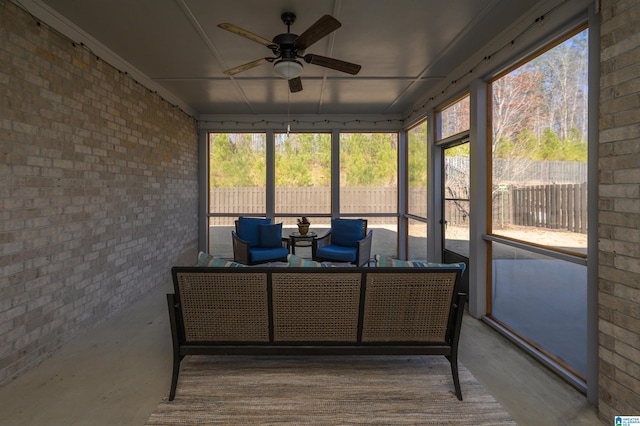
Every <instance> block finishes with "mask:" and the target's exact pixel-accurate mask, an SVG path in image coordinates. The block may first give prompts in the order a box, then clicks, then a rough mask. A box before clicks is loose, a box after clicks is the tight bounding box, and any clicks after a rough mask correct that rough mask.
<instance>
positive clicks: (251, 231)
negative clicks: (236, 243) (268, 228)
mask: <svg viewBox="0 0 640 426" xmlns="http://www.w3.org/2000/svg"><path fill="white" fill-rule="evenodd" d="M270 223H271V219H267V218H259V217H241V218H239V219H238V224H237V226H236V232H237V233H238V236H239V237H240V238H241V239H243V240H245V241H248V242H249V246H250V247H257V246H259V245H260V233H259V232H258V229H259V226H260V225H269V224H270Z"/></svg>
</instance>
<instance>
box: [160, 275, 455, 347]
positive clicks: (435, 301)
mask: <svg viewBox="0 0 640 426" xmlns="http://www.w3.org/2000/svg"><path fill="white" fill-rule="evenodd" d="M172 274H173V278H174V289H175V295H176V304H177V305H178V306H179V311H180V312H181V313H180V315H181V320H182V322H183V323H184V325H183V329H182V330H179V333H180V335H181V338H182V340H183V341H184V342H248V343H249V342H270V343H273V344H278V343H290V342H313V343H314V344H336V343H338V344H339V343H344V342H349V343H352V344H353V343H356V344H375V343H382V342H384V343H390V342H398V343H401V342H410V343H441V344H442V343H445V342H448V341H449V340H450V339H451V336H453V333H454V328H455V327H456V324H457V321H456V318H457V316H458V314H460V315H461V312H460V311H459V310H460V309H463V307H464V299H463V301H462V303H460V299H459V297H463V296H459V295H458V289H459V285H460V275H461V269H460V268H456V267H452V268H442V267H441V268H438V269H429V268H398V267H395V268H382V267H380V268H356V267H354V268H350V267H337V268H296V267H288V268H286V267H282V268H279V267H275V268H274V267H253V268H219V267H213V268H208V267H174V268H172ZM460 305H462V306H460ZM460 320H461V317H460ZM457 327H459V323H458V324H457ZM456 334H457V332H456Z"/></svg>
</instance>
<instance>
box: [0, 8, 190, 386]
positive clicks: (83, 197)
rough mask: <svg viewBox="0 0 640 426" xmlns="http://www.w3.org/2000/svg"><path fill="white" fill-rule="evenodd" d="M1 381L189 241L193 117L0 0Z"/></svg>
mask: <svg viewBox="0 0 640 426" xmlns="http://www.w3.org/2000/svg"><path fill="white" fill-rule="evenodd" d="M0 102H1V103H0V182H1V184H0V247H1V248H0V383H5V382H7V381H9V380H11V378H12V377H15V376H16V375H18V374H20V373H21V372H23V371H24V370H26V369H28V368H30V367H32V366H34V365H36V364H37V363H38V362H40V361H41V360H42V359H44V358H46V357H47V356H49V355H50V354H51V353H52V352H54V351H55V350H56V349H57V348H58V347H59V346H60V345H61V344H62V343H63V342H64V341H66V340H69V339H70V338H71V337H73V336H74V335H75V334H77V333H80V332H84V331H87V330H89V329H91V328H92V327H94V326H95V325H97V324H98V323H100V322H102V321H104V320H105V319H106V318H108V317H110V316H112V315H113V314H115V313H116V312H118V311H120V310H122V309H123V308H124V307H126V306H127V305H128V304H130V303H131V302H132V301H134V300H135V299H137V298H139V297H141V296H142V295H143V294H145V293H146V292H147V291H148V290H149V289H151V288H152V287H154V286H157V285H162V284H166V283H167V282H168V281H169V280H170V274H169V269H170V267H171V266H172V265H173V264H176V263H183V264H184V263H189V262H192V261H193V260H194V259H195V256H196V253H197V252H196V250H197V235H198V232H197V225H198V224H197V206H198V199H197V197H198V194H197V123H196V121H195V120H194V119H193V118H191V117H189V116H188V115H186V114H185V113H184V112H182V111H181V110H180V109H178V108H177V107H175V106H172V105H170V104H168V103H167V102H166V101H164V100H163V99H162V98H160V97H159V96H158V95H156V94H154V93H151V92H150V91H149V90H148V89H146V88H145V87H142V86H141V85H140V84H138V83H136V82H135V81H134V80H132V79H131V78H130V77H129V76H128V75H126V74H124V73H120V72H119V71H118V70H116V69H114V68H113V67H111V66H110V65H109V64H107V63H104V62H103V61H101V60H99V59H98V58H96V57H95V56H94V55H93V54H91V53H90V52H88V51H87V50H86V49H85V48H83V47H82V46H74V45H73V44H72V42H71V41H70V40H68V39H66V38H64V37H62V36H60V35H59V34H58V33H56V32H55V31H52V30H50V29H49V28H47V27H46V26H45V25H38V24H37V22H36V21H35V20H34V19H33V18H32V17H31V16H29V15H28V14H26V13H25V12H24V11H23V10H22V9H19V8H18V7H16V6H15V5H14V4H13V3H11V2H8V1H0Z"/></svg>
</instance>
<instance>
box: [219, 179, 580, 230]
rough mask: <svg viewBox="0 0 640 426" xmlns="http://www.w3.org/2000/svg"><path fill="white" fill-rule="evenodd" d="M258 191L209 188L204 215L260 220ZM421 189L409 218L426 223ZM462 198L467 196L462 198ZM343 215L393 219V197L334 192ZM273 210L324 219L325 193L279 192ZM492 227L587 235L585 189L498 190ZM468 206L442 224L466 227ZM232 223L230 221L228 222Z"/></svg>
mask: <svg viewBox="0 0 640 426" xmlns="http://www.w3.org/2000/svg"><path fill="white" fill-rule="evenodd" d="M265 192H266V191H265V189H264V188H214V189H212V190H211V197H210V212H212V213H218V214H231V215H235V214H238V213H242V214H261V213H264V212H265V211H266V201H265V200H266V196H265ZM426 194H427V189H426V188H425V187H421V188H420V187H412V188H410V189H409V193H408V195H407V199H408V203H409V206H410V209H409V213H412V214H415V215H418V216H423V217H426V212H427V199H426ZM466 194H468V191H467V192H466ZM340 199H341V212H342V213H344V214H358V213H361V214H365V213H366V214H395V213H396V212H397V211H398V208H397V207H398V201H397V200H398V191H397V188H395V187H374V188H371V187H345V188H341V190H340ZM275 203H276V210H277V211H278V213H281V214H298V215H300V216H302V215H314V214H329V213H330V206H331V191H330V188H328V187H314V188H281V189H278V190H277V191H276V196H275ZM492 212H493V224H494V227H505V226H511V225H516V226H530V227H541V228H548V229H564V230H567V231H570V232H579V233H586V232H587V185H586V184H546V185H527V186H523V185H500V186H498V187H496V188H494V191H493V200H492ZM470 215H473V212H470V211H469V203H468V202H466V201H456V202H451V204H450V205H449V206H447V217H446V218H445V220H447V222H448V223H449V224H451V225H468V221H469V216H470ZM230 220H231V219H229V218H222V217H220V218H216V217H213V218H211V221H210V223H211V225H228V224H229V223H230ZM369 220H370V221H371V223H372V224H374V223H375V224H386V223H388V222H389V219H386V218H384V217H379V218H369ZM231 223H232V221H231Z"/></svg>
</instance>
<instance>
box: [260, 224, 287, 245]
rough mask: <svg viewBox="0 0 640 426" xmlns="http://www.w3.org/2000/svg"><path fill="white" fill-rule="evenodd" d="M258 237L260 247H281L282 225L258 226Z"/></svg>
mask: <svg viewBox="0 0 640 426" xmlns="http://www.w3.org/2000/svg"><path fill="white" fill-rule="evenodd" d="M258 234H259V235H260V247H267V248H275V247H282V224H281V223H276V224H273V225H264V224H260V225H258Z"/></svg>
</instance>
